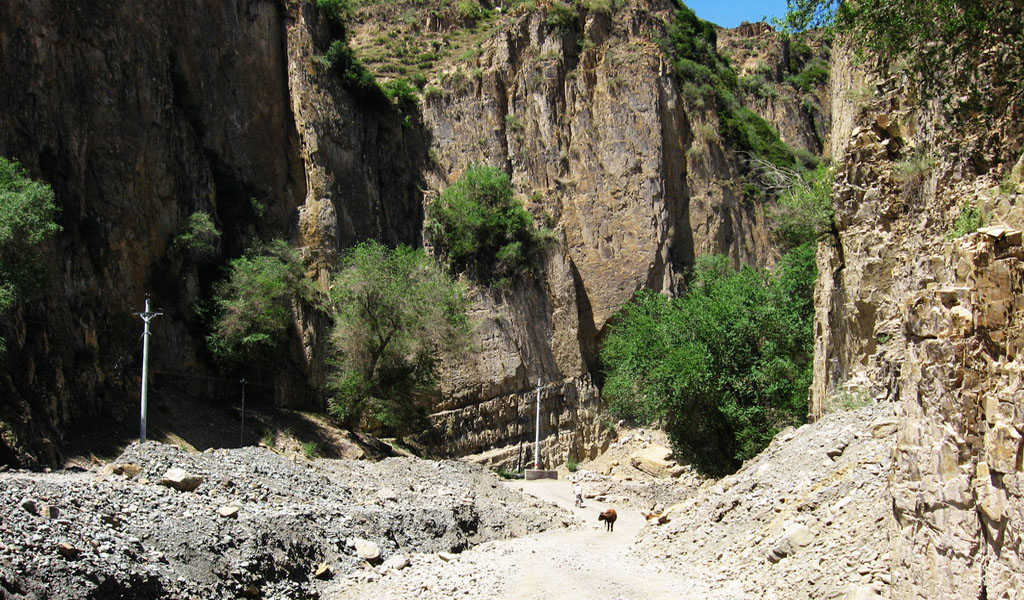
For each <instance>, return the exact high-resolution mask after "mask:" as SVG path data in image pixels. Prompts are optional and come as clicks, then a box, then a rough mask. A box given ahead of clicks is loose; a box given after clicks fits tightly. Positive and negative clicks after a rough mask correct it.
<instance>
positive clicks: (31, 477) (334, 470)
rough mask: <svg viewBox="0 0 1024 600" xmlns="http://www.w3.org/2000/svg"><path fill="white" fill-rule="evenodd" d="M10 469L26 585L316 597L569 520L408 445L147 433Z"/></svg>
mask: <svg viewBox="0 0 1024 600" xmlns="http://www.w3.org/2000/svg"><path fill="white" fill-rule="evenodd" d="M175 470H178V471H180V472H178V473H174V472H173V471H175ZM0 478H2V481H0V589H2V591H3V595H4V597H8V598H12V599H17V598H53V599H64V598H68V599H70V598H96V599H103V598H140V599H141V598H188V597H196V598H220V597H231V598H233V597H239V596H241V597H257V596H259V597H264V598H315V597H319V593H320V590H321V589H322V588H323V587H324V585H326V584H325V583H324V581H326V580H327V579H329V578H331V577H332V576H334V575H338V574H344V573H346V572H348V571H350V570H352V569H353V568H355V567H356V566H357V565H359V564H363V563H373V564H376V563H379V562H381V561H384V562H385V563H386V562H387V560H388V559H390V558H392V557H393V556H395V555H396V554H401V553H411V552H427V553H431V552H441V551H444V552H453V553H454V552H460V551H462V550H464V549H466V548H468V547H470V546H471V545H472V544H475V543H478V542H483V541H487V540H493V539H500V538H505V537H509V536H512V535H519V534H522V533H524V532H525V531H527V530H529V531H542V530H545V529H549V528H551V527H557V526H562V525H564V524H565V523H566V522H567V521H568V517H567V515H566V514H565V513H563V512H562V511H560V510H558V509H557V508H555V507H553V506H550V505H542V504H541V503H539V502H537V501H535V500H531V499H527V498H526V497H524V496H522V495H521V494H519V493H517V492H514V491H512V490H508V489H506V488H504V487H503V486H500V485H499V484H498V482H497V480H496V479H495V478H494V477H493V476H492V475H490V474H489V473H487V472H485V471H483V470H482V469H480V468H478V467H474V466H472V465H468V464H464V463H458V462H447V461H446V462H432V461H423V460H419V459H409V458H392V459H387V460H385V461H382V462H380V463H365V462H358V461H327V460H318V461H312V462H310V461H299V462H295V461H291V460H288V459H285V458H283V457H281V456H278V455H276V454H274V453H272V452H270V451H267V450H265V449H261V448H242V449H236V450H217V451H207V452H203V453H201V454H190V453H186V452H183V451H181V450H178V449H177V448H174V447H171V446H166V445H162V444H158V443H154V442H148V443H146V444H142V445H138V444H136V445H133V446H131V447H129V448H128V449H127V450H126V451H125V453H124V454H123V455H122V456H121V457H120V458H119V459H118V460H117V461H116V462H115V463H111V465H108V466H107V467H105V468H104V469H102V470H100V471H98V472H70V473H69V472H61V473H51V474H45V475H35V474H28V473H4V474H0ZM190 489H191V490H192V491H187V490H190Z"/></svg>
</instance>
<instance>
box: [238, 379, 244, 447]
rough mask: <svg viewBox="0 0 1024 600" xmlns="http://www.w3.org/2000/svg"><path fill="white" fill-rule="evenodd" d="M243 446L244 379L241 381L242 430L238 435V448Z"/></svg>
mask: <svg viewBox="0 0 1024 600" xmlns="http://www.w3.org/2000/svg"><path fill="white" fill-rule="evenodd" d="M244 445H245V379H244V378H243V379H242V430H241V432H240V433H239V434H238V447H239V448H241V447H242V446H244Z"/></svg>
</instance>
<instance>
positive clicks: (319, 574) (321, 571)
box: [313, 563, 334, 580]
mask: <svg viewBox="0 0 1024 600" xmlns="http://www.w3.org/2000/svg"><path fill="white" fill-rule="evenodd" d="M331 577H334V572H333V571H331V567H330V565H328V564H327V563H320V566H318V567H317V568H316V571H313V579H320V580H326V579H330V578H331Z"/></svg>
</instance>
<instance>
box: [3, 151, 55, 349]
mask: <svg viewBox="0 0 1024 600" xmlns="http://www.w3.org/2000/svg"><path fill="white" fill-rule="evenodd" d="M59 212H60V210H59V209H58V208H57V205H56V204H55V203H54V196H53V190H52V189H51V188H50V186H49V185H47V184H46V183H44V182H42V181H36V180H34V179H31V178H30V177H29V176H28V174H27V173H26V172H25V169H23V168H22V166H21V165H20V164H19V163H18V162H17V161H14V160H7V159H6V158H3V157H0V314H3V313H4V312H6V311H7V310H9V309H10V308H12V307H13V306H15V305H16V304H20V303H22V302H25V301H26V300H28V299H30V298H31V297H32V296H33V294H35V293H36V292H37V291H38V290H39V289H40V287H41V285H42V281H43V275H44V274H45V273H46V265H45V263H44V262H43V260H42V259H41V258H40V257H39V254H38V251H37V248H38V246H39V245H40V244H42V243H43V242H44V241H46V240H47V239H48V238H50V237H53V236H54V235H55V234H56V233H57V232H59V231H60V230H61V228H60V226H59V225H57V223H56V219H57V215H58V213H59ZM5 350H6V343H5V341H4V339H3V338H0V353H3V352H4V351H5Z"/></svg>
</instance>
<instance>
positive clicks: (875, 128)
mask: <svg viewBox="0 0 1024 600" xmlns="http://www.w3.org/2000/svg"><path fill="white" fill-rule="evenodd" d="M980 72H981V73H982V74H984V73H985V70H984V69H982V70H981V71H980ZM834 75H835V72H834ZM833 81H834V85H835V86H836V87H835V89H834V93H833V98H834V106H835V107H838V110H835V111H834V112H833V115H834V116H835V119H834V121H833V123H834V129H833V139H834V140H835V143H836V145H835V146H834V150H835V153H836V156H837V158H839V159H840V160H841V162H840V163H839V174H838V177H837V185H836V188H835V192H836V196H835V201H836V209H837V212H836V222H837V223H836V224H837V228H838V236H837V238H836V239H834V240H832V241H831V242H830V243H827V244H823V246H822V248H821V250H820V252H819V267H820V269H821V277H820V280H819V285H818V300H817V309H818V318H817V325H816V327H817V332H818V336H819V338H818V344H819V346H818V351H817V352H816V356H815V360H816V370H815V384H814V395H813V403H812V412H813V413H814V414H816V415H820V414H822V413H823V412H825V411H827V410H829V409H830V408H831V407H833V406H835V405H839V404H843V403H846V402H850V401H871V400H878V401H885V400H889V401H898V402H899V403H900V405H899V406H900V409H899V410H900V415H901V419H900V426H899V434H898V441H897V446H896V450H895V453H894V462H893V468H892V470H891V472H890V476H889V490H890V493H891V494H892V498H893V517H894V518H893V520H892V527H891V536H890V541H891V544H892V546H893V548H892V549H893V553H892V555H893V565H892V567H893V597H899V598H937V597H951V598H952V597H956V598H996V597H998V598H1009V597H1015V595H1016V594H1017V593H1019V590H1020V589H1021V586H1022V584H1024V582H1022V581H1021V566H1020V563H1019V555H1018V549H1019V546H1020V539H1019V538H1020V535H1019V529H1020V523H1021V518H1022V515H1021V510H1022V508H1024V501H1022V496H1021V491H1020V487H1019V484H1018V478H1019V473H1020V471H1021V460H1020V456H1021V454H1020V452H1021V447H1022V445H1021V442H1020V440H1021V434H1020V430H1021V427H1022V422H1021V411H1020V398H1021V392H1022V379H1021V365H1020V359H1019V352H1020V349H1021V344H1022V342H1024V338H1022V330H1021V322H1020V319H1019V315H1020V314H1021V309H1022V308H1024V296H1022V295H1021V293H1022V289H1021V281H1022V279H1021V276H1022V273H1024V271H1022V266H1024V265H1022V263H1021V259H1022V256H1024V254H1022V249H1021V246H1020V244H1021V237H1020V233H1019V231H1020V229H1021V227H1022V226H1024V195H1022V194H1021V193H1020V192H1022V191H1024V190H1022V189H1021V188H1020V178H1019V177H1020V176H1019V172H1020V169H1021V168H1022V167H1024V165H1022V163H1021V160H1022V159H1021V149H1022V143H1024V136H1022V130H1021V126H1020V122H1021V107H1020V105H1019V104H1018V103H1014V102H1004V101H1003V100H1004V99H1001V98H1000V97H999V93H998V89H999V88H998V87H994V88H993V89H995V90H996V91H995V92H993V93H992V94H991V97H990V98H989V99H990V103H989V104H987V105H984V106H979V105H967V104H965V103H966V102H967V101H968V96H963V97H957V98H954V99H952V101H951V102H947V103H940V102H939V101H934V102H929V103H922V102H921V101H920V100H919V99H914V95H913V92H914V86H913V85H912V82H909V81H907V80H906V79H905V78H904V77H902V76H895V75H894V76H883V77H879V76H868V75H866V74H865V73H863V72H861V73H857V72H853V71H851V70H849V69H847V70H846V71H844V73H843V75H842V76H841V77H836V78H835V79H834V80H833ZM908 92H909V93H908ZM968 114H970V115H972V116H971V117H970V118H965V115H968ZM1015 165H1022V166H1015ZM965 205H968V206H974V207H975V208H977V209H979V210H980V211H981V212H982V213H984V214H986V215H988V217H987V218H988V220H989V224H990V225H993V227H989V228H987V229H982V230H981V232H976V233H968V234H967V235H964V236H962V237H955V236H956V233H957V232H956V231H955V230H956V221H957V220H958V218H959V217H960V215H961V214H962V207H964V206H965ZM994 226H998V227H994Z"/></svg>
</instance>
